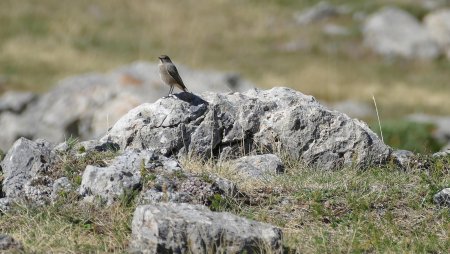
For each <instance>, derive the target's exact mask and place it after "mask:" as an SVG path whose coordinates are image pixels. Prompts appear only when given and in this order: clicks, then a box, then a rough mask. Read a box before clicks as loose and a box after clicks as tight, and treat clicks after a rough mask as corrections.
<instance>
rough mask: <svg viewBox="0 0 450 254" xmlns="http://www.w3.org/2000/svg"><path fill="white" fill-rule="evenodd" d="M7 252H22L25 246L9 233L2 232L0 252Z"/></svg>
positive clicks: (0, 235)
mask: <svg viewBox="0 0 450 254" xmlns="http://www.w3.org/2000/svg"><path fill="white" fill-rule="evenodd" d="M3 251H7V252H6V253H22V252H23V246H22V244H21V243H20V242H18V241H16V240H15V239H14V238H12V237H11V236H8V235H3V234H0V252H2V253H4V252H3Z"/></svg>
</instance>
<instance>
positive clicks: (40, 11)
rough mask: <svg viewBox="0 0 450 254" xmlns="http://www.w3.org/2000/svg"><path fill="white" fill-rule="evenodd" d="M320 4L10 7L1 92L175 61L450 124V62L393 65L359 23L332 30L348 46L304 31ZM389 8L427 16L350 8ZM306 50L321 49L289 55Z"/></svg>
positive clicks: (249, 1) (51, 3)
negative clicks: (302, 15)
mask: <svg viewBox="0 0 450 254" xmlns="http://www.w3.org/2000/svg"><path fill="white" fill-rule="evenodd" d="M315 2H318V1H315V0H312V1H291V0H277V1H269V0H266V1H254V0H245V1H237V0H233V1H221V0H214V1H206V0H205V1H194V0H188V1H182V2H180V1H175V0H168V1H153V0H152V1H144V0H137V1H119V0H108V1H106V0H98V1H95V2H92V1H87V0H80V1H59V0H43V1H40V2H39V3H36V2H35V1H13V0H5V1H1V3H0V16H1V17H2V27H1V28H0V45H1V47H0V68H1V70H2V71H1V73H0V75H2V76H5V77H6V78H7V79H8V82H7V83H6V84H4V85H3V87H1V88H0V89H3V90H4V89H12V88H14V89H31V90H35V91H42V90H46V89H48V88H49V87H51V86H52V85H53V84H54V82H55V81H56V80H58V79H61V78H63V77H65V76H67V75H72V74H77V73H82V72H86V71H106V70H109V69H112V68H115V67H117V66H120V65H123V64H126V63H129V62H132V61H135V60H140V59H141V60H149V61H153V60H155V58H156V56H158V55H160V54H161V53H167V54H169V55H171V56H173V58H174V59H176V61H177V62H179V63H183V64H186V65H189V66H192V67H195V68H206V69H208V68H212V69H219V70H228V71H238V72H240V73H242V74H243V75H244V77H246V78H249V79H251V80H252V81H254V82H255V83H256V84H258V85H260V86H262V87H273V86H289V87H293V88H295V89H298V90H300V91H303V92H305V93H308V94H312V95H314V96H316V97H318V98H320V99H325V100H343V99H355V100H359V101H367V102H369V103H370V101H371V97H372V94H374V95H375V96H376V97H377V99H378V101H379V103H380V105H379V106H380V108H381V109H384V110H385V111H386V112H389V114H390V115H392V116H398V115H401V114H403V113H407V112H412V111H425V112H431V113H434V114H450V110H449V109H450V102H449V100H447V98H446V96H445V94H448V93H449V92H450V90H449V87H448V85H447V81H448V80H449V78H450V76H449V75H450V74H449V72H448V71H447V69H448V66H449V64H448V61H444V60H439V61H435V62H430V63H429V62H414V61H401V60H400V61H394V62H385V61H384V60H383V59H381V58H377V57H374V56H372V55H371V54H370V53H368V52H367V50H365V49H364V48H362V47H361V46H360V42H361V36H360V33H359V24H358V23H357V22H355V21H353V20H352V19H351V17H339V18H336V19H334V20H332V22H333V23H336V24H340V25H343V26H346V27H349V29H350V31H351V32H352V33H351V35H349V36H348V37H342V38H339V37H337V38H335V37H329V36H326V35H324V34H323V33H322V32H321V29H322V25H323V24H322V23H319V24H317V25H312V26H309V27H302V26H298V25H295V23H294V21H293V19H292V16H293V15H294V13H295V12H297V11H299V10H301V9H302V8H304V7H305V6H309V5H311V4H313V3H315ZM332 2H335V3H340V4H342V1H332ZM387 2H389V3H391V4H392V3H397V4H400V5H402V6H404V7H406V8H409V9H410V10H411V11H412V12H413V13H420V12H421V11H422V10H420V7H418V6H417V5H416V4H413V3H411V2H409V1H403V0H396V1H381V0H378V1H355V0H349V1H346V4H347V5H348V6H350V7H352V8H353V9H355V10H360V11H366V12H371V11H373V10H376V9H377V8H379V7H380V6H381V5H383V4H386V3H387ZM418 15H419V14H418ZM298 40H300V41H305V42H307V43H309V44H310V45H311V47H310V48H309V49H308V50H300V51H294V52H283V51H280V50H279V47H280V46H281V45H283V44H285V43H288V42H291V41H298ZM405 95H406V96H405ZM398 98H402V100H398ZM385 117H387V116H385Z"/></svg>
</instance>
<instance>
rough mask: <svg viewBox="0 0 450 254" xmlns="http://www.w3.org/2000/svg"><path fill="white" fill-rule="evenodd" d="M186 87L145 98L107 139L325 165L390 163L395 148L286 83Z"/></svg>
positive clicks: (173, 151) (174, 150) (174, 151)
mask: <svg viewBox="0 0 450 254" xmlns="http://www.w3.org/2000/svg"><path fill="white" fill-rule="evenodd" d="M201 97H202V98H200V97H197V96H195V95H191V94H187V93H186V94H180V95H178V96H176V97H172V98H164V99H160V100H158V101H156V102H155V103H153V104H150V103H146V104H142V105H140V106H138V107H136V108H134V109H132V110H131V111H129V112H128V113H127V114H126V115H124V116H123V117H122V118H121V119H120V120H119V121H118V122H117V123H116V124H115V125H114V126H113V128H112V129H111V130H110V131H109V132H108V133H107V135H105V136H104V137H103V138H102V141H103V142H106V141H109V142H113V143H117V144H119V146H120V147H121V148H122V149H126V148H151V149H156V150H158V151H160V152H161V153H163V154H166V155H178V156H183V155H188V156H191V157H199V158H204V159H205V158H212V157H213V158H221V159H231V158H237V157H240V156H242V155H244V154H248V153H249V152H259V151H266V152H267V151H269V152H270V151H272V152H276V153H283V154H286V155H288V156H290V157H292V158H294V159H299V160H301V161H303V162H304V163H305V165H309V166H315V167H319V168H324V169H332V168H340V167H343V166H357V167H366V166H369V165H370V164H372V163H380V162H384V161H385V160H386V159H387V157H388V156H389V153H390V151H391V149H390V148H389V147H388V146H386V145H385V144H384V143H383V142H382V141H381V140H380V139H379V138H378V137H377V135H376V134H375V133H374V132H372V131H371V130H370V129H369V127H368V126H367V125H366V124H365V123H363V122H361V121H358V120H356V119H352V118H350V117H348V116H347V115H345V114H342V113H339V112H337V111H331V110H328V109H327V108H325V107H324V106H322V105H320V104H319V103H318V102H317V101H316V100H315V99H314V98H313V97H311V96H307V95H304V94H302V93H300V92H296V91H294V90H292V89H288V88H273V89H270V90H257V89H253V90H249V91H247V92H245V93H225V94H217V93H204V94H202V95H201Z"/></svg>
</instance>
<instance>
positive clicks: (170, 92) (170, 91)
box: [167, 86, 173, 97]
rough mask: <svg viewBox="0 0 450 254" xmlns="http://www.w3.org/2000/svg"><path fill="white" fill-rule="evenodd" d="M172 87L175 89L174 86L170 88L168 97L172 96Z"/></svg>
mask: <svg viewBox="0 0 450 254" xmlns="http://www.w3.org/2000/svg"><path fill="white" fill-rule="evenodd" d="M172 87H173V86H170V88H169V93H168V94H167V97H170V95H171V94H172Z"/></svg>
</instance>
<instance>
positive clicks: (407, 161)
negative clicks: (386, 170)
mask: <svg viewBox="0 0 450 254" xmlns="http://www.w3.org/2000/svg"><path fill="white" fill-rule="evenodd" d="M391 158H392V159H393V160H394V163H396V164H397V165H398V166H400V167H401V168H403V169H409V168H410V167H411V166H412V163H413V161H412V160H413V159H414V153H413V152H411V151H407V150H395V151H393V152H392V154H391Z"/></svg>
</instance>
